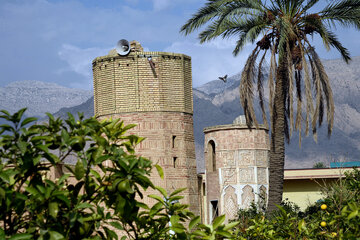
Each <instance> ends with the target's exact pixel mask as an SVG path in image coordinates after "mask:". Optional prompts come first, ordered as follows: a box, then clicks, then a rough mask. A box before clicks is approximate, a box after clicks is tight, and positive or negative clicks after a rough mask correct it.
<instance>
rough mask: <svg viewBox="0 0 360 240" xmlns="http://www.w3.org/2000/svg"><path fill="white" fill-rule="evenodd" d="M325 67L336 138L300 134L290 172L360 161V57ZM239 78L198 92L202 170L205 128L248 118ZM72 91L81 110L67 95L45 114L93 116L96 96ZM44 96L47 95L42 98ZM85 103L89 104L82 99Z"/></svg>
mask: <svg viewBox="0 0 360 240" xmlns="http://www.w3.org/2000/svg"><path fill="white" fill-rule="evenodd" d="M323 63H324V65H325V69H326V71H327V73H328V75H329V77H330V79H331V83H332V89H333V93H334V100H335V126H334V131H333V134H332V136H331V138H330V139H328V138H327V134H326V125H324V127H322V128H321V129H320V131H319V137H318V139H319V140H318V144H316V143H315V142H314V140H313V138H312V137H311V136H309V137H303V142H302V147H301V149H299V144H298V134H297V133H294V134H293V137H292V139H291V144H290V145H287V146H286V167H287V168H302V167H312V165H313V163H314V162H317V161H324V162H330V161H333V160H345V161H350V160H359V159H360V68H359V67H358V66H360V57H354V59H353V61H352V62H351V63H350V64H349V65H346V64H345V63H344V62H343V61H342V60H325V61H323ZM239 79H240V74H238V75H236V76H232V77H229V78H228V82H227V83H224V82H222V81H220V80H215V81H211V82H209V83H207V84H204V85H203V86H200V87H198V88H196V89H194V90H193V93H194V135H195V148H196V156H197V161H198V171H203V170H204V160H203V152H204V150H203V145H204V135H203V129H204V128H205V127H208V126H214V125H220V124H228V123H231V122H232V121H233V120H234V119H235V118H236V117H237V116H238V115H240V114H243V111H242V108H241V106H240V101H239V88H238V87H239V83H240V80H239ZM44 84H45V83H44ZM45 85H47V84H45ZM15 89H17V88H15ZM44 89H46V88H44ZM59 89H60V90H61V91H60V90H59V91H58V92H60V94H59V95H60V96H64V94H65V93H63V92H62V91H63V90H64V91H65V92H66V91H67V90H66V88H65V89H64V88H62V87H60V88H59ZM10 90H11V89H8V90H7V91H10ZM17 91H19V90H17ZM23 91H26V92H27V95H28V96H29V97H28V98H26V97H25V96H24V94H23V96H21V97H20V99H22V100H21V101H23V102H27V103H28V105H30V106H34V105H37V104H39V105H40V102H39V101H45V100H46V99H47V98H49V97H50V96H49V94H48V93H47V91H46V90H43V91H44V92H46V93H44V96H42V95H41V94H40V93H38V90H36V91H35V90H34V92H35V93H36V94H35V96H36V97H33V96H31V91H32V90H31V89H23ZM69 91H70V93H69V95H70V96H73V97H74V99H78V101H79V103H78V104H75V105H77V106H75V105H74V107H69V106H61V109H60V107H59V105H61V104H63V105H65V104H64V103H63V102H62V98H61V97H57V98H56V99H57V100H56V101H58V103H55V102H54V101H52V100H51V101H50V100H49V102H51V103H52V104H50V105H47V104H45V103H43V102H42V103H41V104H42V105H41V106H42V108H44V109H46V110H44V112H45V111H50V110H54V109H55V106H54V105H56V106H57V107H58V109H57V110H58V112H56V113H55V115H56V116H60V117H65V116H66V112H71V113H72V114H74V115H76V113H77V112H84V113H85V116H86V117H90V116H92V115H93V113H94V106H93V98H92V97H91V98H90V96H91V93H90V92H89V91H88V92H86V91H84V92H83V93H84V95H82V93H78V94H75V93H72V92H71V91H72V90H69ZM79 91H80V92H81V91H82V90H79ZM18 94H19V92H18ZM54 94H55V93H54ZM39 95H41V96H42V97H41V98H40V96H39ZM76 96H77V97H78V98H76ZM63 98H64V99H65V102H66V101H67V99H68V98H67V97H63ZM12 99H16V94H15V93H14V94H12ZM32 99H37V100H36V101H37V102H36V103H35V104H34V103H33V102H32ZM41 99H42V100H41ZM74 99H73V100H74ZM80 99H84V100H83V101H80ZM5 100H6V99H5ZM5 100H4V101H5ZM14 102H15V100H12V103H14ZM45 102H46V101H45ZM80 103H82V104H80ZM1 104H2V105H4V104H7V105H6V106H9V105H11V104H10V103H4V102H3V101H1ZM79 104H80V105H79ZM255 106H258V104H255ZM0 107H1V105H0ZM36 110H37V111H34V110H33V111H32V112H36V113H39V114H40V113H41V111H40V108H37V109H36ZM50 112H51V111H50ZM52 112H55V111H52ZM257 112H258V113H257V115H260V114H259V110H257Z"/></svg>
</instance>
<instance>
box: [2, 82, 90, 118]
mask: <svg viewBox="0 0 360 240" xmlns="http://www.w3.org/2000/svg"><path fill="white" fill-rule="evenodd" d="M91 96H92V92H91V91H87V90H81V89H73V88H66V87H62V86H60V85H57V84H55V83H46V82H39V81H21V82H13V83H11V84H9V85H7V86H5V87H1V88H0V109H6V110H7V111H9V112H12V113H13V112H16V111H18V110H19V109H21V108H24V107H27V108H28V109H27V111H26V115H28V116H44V115H45V113H46V112H50V113H54V112H57V111H59V110H60V109H61V108H63V107H73V106H76V105H79V104H81V103H83V102H85V101H86V100H88V99H89V98H90V97H91Z"/></svg>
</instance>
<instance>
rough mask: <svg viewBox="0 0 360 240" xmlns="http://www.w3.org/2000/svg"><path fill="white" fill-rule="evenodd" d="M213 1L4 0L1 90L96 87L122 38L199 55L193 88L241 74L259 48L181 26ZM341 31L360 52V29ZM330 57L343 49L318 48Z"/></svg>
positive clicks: (153, 48) (0, 18)
mask: <svg viewBox="0 0 360 240" xmlns="http://www.w3.org/2000/svg"><path fill="white" fill-rule="evenodd" d="M204 3H205V0H69V1H65V0H0V36H1V37H0V87H3V86H5V85H7V84H9V83H10V82H13V81H22V80H39V81H47V82H55V83H58V84H60V85H63V86H67V87H74V88H83V89H91V88H92V71H91V61H92V59H94V58H95V57H97V56H102V55H106V54H107V53H108V51H109V50H110V49H112V48H113V47H114V46H115V44H116V42H117V41H118V40H119V39H121V38H125V39H128V40H137V41H139V42H140V43H141V44H142V46H143V47H144V48H145V49H147V50H151V51H171V52H178V53H185V54H188V55H190V56H191V57H192V64H193V85H194V86H195V87H196V86H199V85H201V84H203V83H206V82H208V81H211V80H214V79H217V77H218V76H220V75H225V74H229V75H233V74H236V73H238V72H240V71H241V69H242V66H243V64H244V61H245V60H246V57H247V55H248V53H249V51H250V49H251V47H252V46H248V47H246V48H245V49H244V51H243V52H242V53H241V54H239V56H238V57H236V58H234V57H233V56H232V53H231V52H232V49H233V47H234V42H235V40H236V39H230V40H226V41H225V40H222V39H217V40H215V41H213V42H210V43H207V44H205V45H200V44H199V43H198V40H197V39H196V34H192V35H190V36H187V37H185V36H183V35H181V34H180V33H179V29H180V27H181V26H182V25H183V24H184V23H185V21H186V20H187V19H188V18H190V17H191V15H192V14H193V13H195V11H196V10H197V9H198V8H200V7H201V6H203V4H204ZM336 33H337V34H338V35H339V38H340V40H341V41H342V42H343V44H344V45H345V46H346V47H347V48H348V49H349V50H350V52H351V54H352V55H353V56H358V55H360V50H359V48H358V46H357V45H358V42H359V41H358V40H357V39H359V37H360V33H359V32H357V31H356V30H354V29H341V28H338V29H337V31H336ZM317 50H318V52H319V55H320V57H322V58H326V59H328V58H338V57H339V55H338V54H337V52H336V51H331V52H330V53H327V52H326V51H325V50H324V49H322V48H320V47H318V48H317Z"/></svg>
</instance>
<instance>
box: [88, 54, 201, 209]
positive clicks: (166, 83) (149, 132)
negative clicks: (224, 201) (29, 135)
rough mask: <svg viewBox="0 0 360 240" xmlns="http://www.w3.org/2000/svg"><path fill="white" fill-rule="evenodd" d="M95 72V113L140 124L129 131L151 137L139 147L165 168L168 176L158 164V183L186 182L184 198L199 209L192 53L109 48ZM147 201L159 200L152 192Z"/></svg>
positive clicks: (154, 176)
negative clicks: (161, 174)
mask: <svg viewBox="0 0 360 240" xmlns="http://www.w3.org/2000/svg"><path fill="white" fill-rule="evenodd" d="M149 60H151V61H152V63H153V64H151V63H150V62H149ZM152 66H154V67H152ZM93 74H94V106H95V108H94V109H95V116H96V117H97V118H98V119H104V118H110V117H112V118H120V119H122V120H123V121H124V122H125V124H133V123H135V124H137V126H136V127H135V128H134V129H132V130H130V131H129V133H133V134H137V135H139V136H141V137H145V138H146V139H145V140H144V141H143V142H142V143H140V144H139V145H138V147H137V148H136V153H137V154H140V155H142V156H144V157H147V158H149V159H151V160H152V162H153V163H154V164H156V163H157V164H159V165H160V166H162V168H163V170H164V180H162V179H160V177H159V176H158V174H157V172H156V170H155V169H154V170H153V174H152V177H151V180H152V181H153V183H154V184H155V185H157V186H160V187H163V188H165V189H166V190H167V191H168V192H171V191H174V190H175V189H178V188H184V187H185V188H187V190H185V191H184V192H183V193H182V195H183V196H184V199H183V200H182V202H183V203H186V204H189V205H190V210H192V211H193V212H194V213H196V214H199V199H198V197H199V196H198V179H197V172H196V160H195V145H194V135H193V118H192V114H193V98H192V79H191V58H190V57H188V56H186V55H183V54H175V53H165V52H131V53H130V54H129V55H127V56H119V55H118V54H117V53H116V52H114V51H110V53H109V55H107V56H104V57H97V58H96V59H94V61H93ZM152 193H153V192H151V191H147V192H146V194H145V195H147V194H152ZM145 202H146V203H148V204H150V205H151V204H152V203H154V201H153V200H151V199H148V198H147V199H146V201H145Z"/></svg>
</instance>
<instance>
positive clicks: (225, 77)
mask: <svg viewBox="0 0 360 240" xmlns="http://www.w3.org/2000/svg"><path fill="white" fill-rule="evenodd" d="M227 76H228V75H227V74H226V75H225V76H223V77H219V79H220V80H221V81H224V83H226V81H227Z"/></svg>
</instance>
